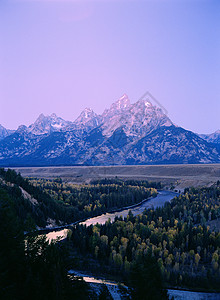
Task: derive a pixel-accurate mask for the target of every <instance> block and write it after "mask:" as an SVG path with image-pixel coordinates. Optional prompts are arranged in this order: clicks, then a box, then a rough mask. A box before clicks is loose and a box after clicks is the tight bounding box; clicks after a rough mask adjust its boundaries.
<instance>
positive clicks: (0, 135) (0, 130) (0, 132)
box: [0, 124, 14, 140]
mask: <svg viewBox="0 0 220 300" xmlns="http://www.w3.org/2000/svg"><path fill="white" fill-rule="evenodd" d="M13 132H14V130H10V129H7V128H5V127H4V126H2V125H1V124H0V140H1V139H4V138H5V137H7V136H9V135H10V134H12V133H13Z"/></svg>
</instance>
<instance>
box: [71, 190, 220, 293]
mask: <svg viewBox="0 0 220 300" xmlns="http://www.w3.org/2000/svg"><path fill="white" fill-rule="evenodd" d="M219 209H220V187H218V186H216V187H210V188H201V189H194V188H193V189H187V190H186V191H185V193H184V195H180V196H179V197H175V198H174V199H173V200H172V201H171V203H166V204H165V206H164V207H163V208H157V209H155V210H153V209H149V210H146V211H145V212H144V214H141V215H139V216H136V217H134V216H133V215H132V214H131V213H130V214H129V215H128V216H127V218H125V219H124V220H123V219H122V218H116V219H115V221H114V222H113V223H110V222H106V224H105V225H95V226H90V227H85V226H82V225H78V226H77V227H76V228H73V229H72V238H71V239H72V243H73V247H76V248H78V249H79V251H80V253H82V254H84V255H85V254H87V253H90V254H92V255H93V257H94V258H95V259H98V260H99V261H100V262H101V263H102V264H103V268H104V267H105V266H106V269H108V270H109V269H110V270H111V271H110V272H111V273H115V274H120V275H121V276H122V277H123V278H124V279H125V280H129V278H130V277H131V273H132V272H133V269H134V267H135V266H139V268H141V266H142V262H143V261H144V260H145V259H146V257H147V256H150V257H152V258H153V259H154V260H155V261H156V262H157V264H158V266H159V268H160V271H161V274H162V278H163V281H164V282H165V283H166V284H167V285H168V286H182V287H190V288H200V289H207V290H208V289H213V290H214V289H216V290H219V283H220V233H219V232H214V231H210V229H209V227H208V226H206V222H207V221H210V220H214V219H216V218H218V217H219V212H220V210H219ZM136 268H138V267H136Z"/></svg>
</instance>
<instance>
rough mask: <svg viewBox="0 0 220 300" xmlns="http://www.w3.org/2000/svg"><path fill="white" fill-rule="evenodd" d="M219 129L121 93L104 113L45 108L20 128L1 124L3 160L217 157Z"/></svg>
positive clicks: (10, 162)
mask: <svg viewBox="0 0 220 300" xmlns="http://www.w3.org/2000/svg"><path fill="white" fill-rule="evenodd" d="M219 162H220V131H216V132H215V133H213V134H210V135H204V134H200V135H198V134H195V133H193V132H191V131H188V130H185V129H183V128H181V127H178V126H176V125H174V124H173V122H172V121H171V120H170V119H169V117H168V116H167V115H166V114H165V113H164V112H163V111H162V109H160V108H159V107H157V106H154V105H152V103H151V102H150V101H147V100H139V101H137V102H136V103H134V104H131V103H130V101H129V99H128V96H127V95H123V96H122V97H121V98H120V99H119V100H117V101H116V102H114V103H113V104H112V105H111V107H110V108H108V109H106V110H105V111H104V112H103V113H102V114H101V115H97V114H96V113H95V112H94V111H93V110H92V109H90V108H86V109H84V110H83V111H82V112H81V114H80V116H79V117H78V118H77V119H76V120H75V121H73V122H70V121H65V120H63V119H62V118H60V117H58V116H56V115H55V114H52V115H50V116H44V115H43V114H41V115H40V116H39V117H38V118H37V120H36V121H35V122H34V123H33V124H31V125H30V126H28V127H26V126H24V125H21V126H19V127H18V129H17V130H16V131H12V130H8V129H5V128H4V127H3V126H1V125H0V166H40V165H45V166H48V165H120V164H162V163H164V164H173V163H181V164H183V163H219Z"/></svg>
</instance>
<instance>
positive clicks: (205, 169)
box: [15, 164, 220, 190]
mask: <svg viewBox="0 0 220 300" xmlns="http://www.w3.org/2000/svg"><path fill="white" fill-rule="evenodd" d="M15 170H16V171H17V172H20V173H21V175H22V176H24V177H35V178H48V179H53V178H57V177H60V178H62V180H64V181H65V182H72V183H79V184H80V183H88V182H90V181H91V180H93V179H99V178H114V177H116V176H117V177H118V178H122V179H141V180H150V181H156V182H157V181H161V182H162V183H164V184H165V186H167V187H170V186H174V187H175V188H176V189H180V190H182V189H184V188H185V187H190V186H194V187H199V186H210V185H212V184H213V183H215V182H217V181H218V180H220V164H204V165H154V166H153V165H150V166H149V165H148V166H147V165H145V166H64V167H62V166H61V167H23V168H15Z"/></svg>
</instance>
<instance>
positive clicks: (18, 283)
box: [0, 188, 90, 300]
mask: <svg viewBox="0 0 220 300" xmlns="http://www.w3.org/2000/svg"><path fill="white" fill-rule="evenodd" d="M20 221H21V220H20V219H19V218H18V216H17V214H16V209H15V206H14V202H13V199H11V198H10V195H9V194H8V193H7V191H5V190H4V189H1V188H0V232H1V234H0V245H1V247H0V299H4V300H24V299H33V300H37V299H42V300H51V299H55V300H56V299H57V300H67V299H89V295H90V291H89V290H88V288H87V285H86V284H85V283H84V282H82V281H77V280H74V281H72V280H70V278H69V277H68V274H67V261H66V260H65V257H66V249H65V247H64V245H63V244H55V243H50V244H49V243H48V242H47V241H46V238H45V236H38V237H34V236H28V237H25V238H24V235H23V230H22V227H23V226H22V224H21V222H20Z"/></svg>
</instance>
